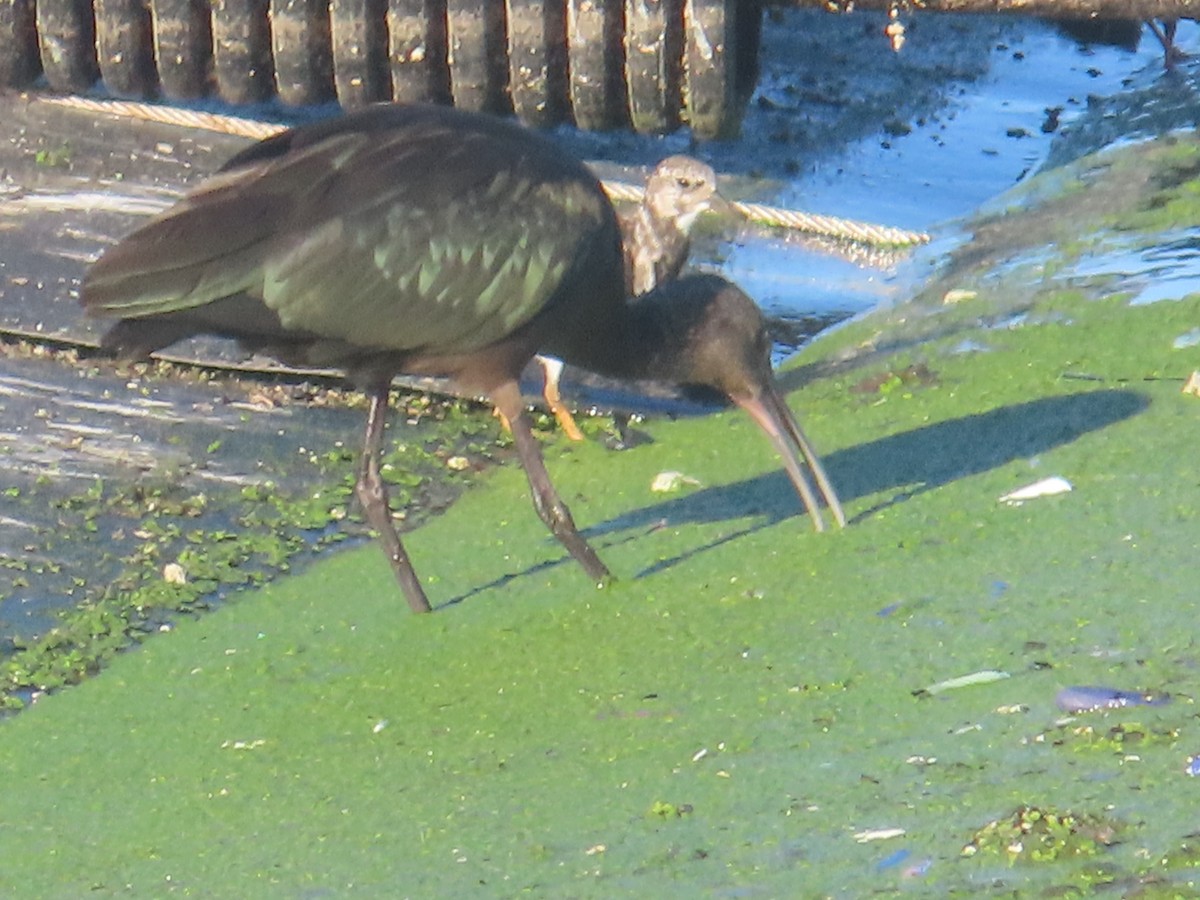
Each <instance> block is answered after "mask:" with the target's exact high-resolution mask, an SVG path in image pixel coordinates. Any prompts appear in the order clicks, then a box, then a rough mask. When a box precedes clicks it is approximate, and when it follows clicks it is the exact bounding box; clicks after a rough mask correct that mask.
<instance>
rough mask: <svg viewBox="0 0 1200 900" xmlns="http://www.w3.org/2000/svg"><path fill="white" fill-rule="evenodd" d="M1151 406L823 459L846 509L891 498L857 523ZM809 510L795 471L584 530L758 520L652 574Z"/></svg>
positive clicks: (1097, 404)
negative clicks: (861, 499) (875, 498)
mask: <svg viewBox="0 0 1200 900" xmlns="http://www.w3.org/2000/svg"><path fill="white" fill-rule="evenodd" d="M1149 403H1150V401H1149V399H1148V398H1146V397H1145V396H1143V395H1141V394H1138V393H1136V392H1135V391H1130V390H1100V391H1089V392H1085V393H1079V394H1070V395H1066V396H1061V397H1043V398H1039V399H1037V400H1031V401H1029V402H1026V403H1019V404H1014V405H1010V406H1002V407H998V408H997V409H993V410H989V411H988V412H984V413H977V414H975V415H970V416H963V417H962V418H958V419H950V420H947V421H944V422H937V423H935V424H932V425H926V426H923V427H921V428H915V429H913V430H911V431H905V432H901V433H899V434H893V435H889V436H887V437H884V438H880V439H878V440H875V441H871V442H869V443H865V444H859V445H857V446H854V447H847V448H845V449H843V450H839V451H837V452H835V453H831V454H829V455H828V456H824V457H823V460H824V463H825V468H826V471H827V472H828V473H829V477H830V480H831V481H832V482H833V484H834V486H835V488H836V489H837V492H838V495H839V496H840V497H841V499H842V502H843V503H849V502H851V501H853V500H855V499H857V498H859V497H866V496H871V495H875V494H881V493H882V494H884V495H885V496H884V498H883V499H881V500H879V501H878V502H876V503H875V504H873V505H872V506H870V507H869V508H867V509H864V510H862V511H860V512H858V513H857V514H856V515H854V516H853V517H852V518H851V520H850V522H851V524H853V523H854V522H860V521H862V520H864V519H868V518H870V517H871V516H874V515H876V514H878V513H879V512H881V511H883V510H885V509H887V508H889V507H891V506H894V505H896V504H898V503H902V502H904V501H906V500H908V499H910V498H912V497H915V496H918V495H920V494H923V493H925V492H926V491H931V490H933V489H935V488H938V487H940V486H942V485H944V484H947V483H949V482H951V481H955V480H957V479H960V478H965V477H968V476H971V475H975V474H978V473H980V472H985V471H987V470H989V469H993V468H996V467H997V466H1001V465H1004V464H1005V463H1008V462H1011V461H1012V460H1015V459H1027V458H1029V457H1032V456H1036V455H1038V454H1040V453H1045V452H1046V451H1048V450H1051V449H1053V448H1054V447H1058V446H1061V445H1063V444H1067V443H1070V442H1071V441H1074V440H1076V439H1077V438H1079V437H1081V436H1083V435H1085V434H1087V433H1089V432H1092V431H1098V430H1099V429H1102V428H1105V427H1107V426H1109V425H1112V424H1113V423H1115V422H1119V421H1121V420H1123V419H1127V418H1129V417H1131V416H1133V415H1136V414H1138V413H1140V412H1142V411H1143V410H1144V409H1146V407H1147V406H1149ZM802 513H803V508H802V507H801V505H800V503H799V501H798V499H797V497H796V492H795V490H794V489H793V488H792V486H791V482H790V481H789V480H788V478H787V475H786V474H785V473H784V472H783V471H782V470H777V471H773V472H768V473H764V474H762V475H758V476H755V477H753V478H746V479H743V480H741V481H736V482H732V483H730V484H724V485H720V486H717V487H710V488H703V489H701V490H698V491H695V492H694V493H690V494H687V495H686V496H681V497H675V498H672V499H670V500H666V501H663V502H661V503H654V504H651V505H649V506H644V507H641V508H639V509H635V510H631V511H629V512H626V513H622V514H621V515H619V516H616V517H614V518H611V519H608V520H607V521H604V522H599V523H597V524H595V525H592V526H591V527H589V528H587V529H584V530H583V534H584V536H585V537H587V538H588V539H589V540H591V541H593V542H594V543H596V544H597V545H599V546H600V547H601V548H603V547H612V546H617V545H620V544H624V543H627V542H629V541H633V540H637V539H639V538H640V537H642V536H643V535H644V534H645V533H646V532H648V531H652V530H654V529H656V528H659V527H662V525H663V524H664V523H667V524H670V525H680V524H685V523H696V524H698V523H711V522H717V521H727V520H731V519H744V518H749V517H755V516H757V517H759V518H758V521H757V522H756V523H755V524H752V525H749V526H746V527H744V528H741V529H738V530H737V531H734V532H731V533H727V534H722V535H721V536H720V537H718V538H717V539H715V540H713V541H710V542H707V543H704V544H701V545H699V546H696V547H693V548H691V549H689V550H687V551H686V552H684V553H681V554H679V555H677V556H674V557H669V558H667V559H661V560H657V561H656V562H655V563H654V564H653V565H652V566H649V567H647V568H645V569H642V570H641V571H639V572H638V573H637V574H636V575H635V576H634V577H635V578H643V577H645V576H647V575H651V574H654V573H655V572H660V571H663V570H665V569H669V568H671V567H672V566H675V565H677V564H679V563H681V562H684V561H685V560H687V559H690V558H691V557H693V556H696V555H698V554H700V553H704V552H707V551H708V550H711V549H713V548H715V547H718V546H720V545H722V544H725V543H728V542H730V541H733V540H737V539H739V538H742V537H745V536H746V535H749V534H752V533H754V532H755V531H758V530H759V529H761V528H766V527H769V526H771V525H774V524H776V523H778V522H781V521H783V520H785V519H790V518H792V517H793V516H796V515H800V514H802ZM570 561H571V558H570V557H569V556H562V557H559V558H557V559H554V560H548V561H546V562H542V563H539V564H537V565H536V566H532V567H530V568H529V569H527V570H525V571H523V572H519V573H509V574H507V575H505V576H503V577H501V578H498V579H496V580H494V581H492V582H490V583H488V584H486V585H480V586H478V587H476V588H473V589H472V590H470V591H468V592H466V593H464V594H462V595H461V596H459V597H455V598H454V599H452V600H450V601H448V604H447V605H453V604H457V603H460V602H462V601H464V600H467V599H469V598H470V597H472V596H474V595H475V594H478V593H480V592H482V591H486V590H490V589H492V588H494V587H499V586H501V585H504V584H507V583H509V582H511V581H512V580H514V579H515V578H519V577H523V576H525V575H528V574H533V573H536V572H541V571H544V570H546V569H549V568H551V567H553V566H557V565H561V564H563V563H569V562H570Z"/></svg>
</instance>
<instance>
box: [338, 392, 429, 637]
mask: <svg viewBox="0 0 1200 900" xmlns="http://www.w3.org/2000/svg"><path fill="white" fill-rule="evenodd" d="M367 398H368V399H369V400H370V406H369V408H368V410H367V430H366V432H365V433H364V435H363V451H362V458H361V459H360V460H359V465H358V481H357V482H356V483H355V485H354V492H355V494H356V495H357V496H358V502H359V503H361V504H362V508H363V513H364V514H365V515H366V517H367V522H368V523H369V524H370V525H371V527H372V528H374V529H375V530H376V531H377V532H378V533H379V540H380V542H381V543H382V544H383V552H384V553H385V554H386V555H387V558H388V562H390V563H391V564H392V572H393V573H394V574H395V576H396V581H398V582H399V583H400V588H401V589H402V590H403V591H404V597H405V599H406V600H408V605H409V606H410V607H411V608H412V611H413V612H419V613H422V612H429V609H430V607H429V598H428V597H426V596H425V591H424V590H422V588H421V582H420V580H418V578H417V573H416V572H414V571H413V567H412V563H411V562H410V561H409V559H408V553H407V552H406V551H405V549H404V545H403V544H402V543H400V535H399V534H398V533H397V532H396V525H395V523H393V522H392V508H391V506H390V505H389V503H388V492H387V485H385V484H384V482H383V475H382V474H381V473H380V471H379V453H380V448H381V447H382V445H383V427H384V424H385V423H386V421H387V412H388V386H387V385H386V384H384V385H375V386H374V387H372V388H370V389H369V390H368V391H367Z"/></svg>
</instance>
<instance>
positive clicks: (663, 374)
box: [543, 293, 681, 381]
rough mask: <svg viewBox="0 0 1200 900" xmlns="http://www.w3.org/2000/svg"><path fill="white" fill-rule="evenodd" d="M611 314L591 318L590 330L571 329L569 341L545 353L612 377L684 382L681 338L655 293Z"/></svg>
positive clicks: (549, 347) (609, 311) (556, 343)
mask: <svg viewBox="0 0 1200 900" xmlns="http://www.w3.org/2000/svg"><path fill="white" fill-rule="evenodd" d="M606 312H607V315H605V316H603V317H597V318H593V319H591V320H590V321H589V322H588V323H587V327H586V328H583V329H571V330H570V336H569V338H568V339H567V340H555V341H553V342H552V343H550V344H548V345H547V346H546V347H544V348H543V349H544V350H546V352H548V353H550V354H552V355H554V356H558V357H559V358H561V359H563V360H564V361H566V362H568V363H570V364H571V365H573V366H577V367H579V368H581V369H586V370H588V371H589V372H595V373H596V374H598V375H605V376H608V377H609V378H619V379H647V378H651V379H658V380H663V381H678V380H680V377H681V376H680V373H679V371H678V368H679V367H678V356H679V354H678V349H679V344H680V340H679V338H680V335H679V334H678V333H677V332H676V331H675V330H674V329H672V328H671V326H670V323H669V322H668V321H667V319H668V316H666V315H665V314H664V313H665V310H664V308H663V306H662V305H661V304H659V303H656V302H655V300H654V294H653V293H651V294H649V295H647V296H646V297H645V298H640V299H638V300H636V301H626V302H625V303H624V304H621V305H614V306H613V307H610V308H609V309H607V310H606Z"/></svg>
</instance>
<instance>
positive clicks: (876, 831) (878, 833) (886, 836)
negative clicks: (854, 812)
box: [854, 828, 906, 844]
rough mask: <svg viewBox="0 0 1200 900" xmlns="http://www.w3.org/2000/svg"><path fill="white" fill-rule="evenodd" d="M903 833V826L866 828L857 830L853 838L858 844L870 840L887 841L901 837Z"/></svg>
mask: <svg viewBox="0 0 1200 900" xmlns="http://www.w3.org/2000/svg"><path fill="white" fill-rule="evenodd" d="M905 833H906V832H905V831H904V829H903V828H868V829H867V830H866V831H859V832H857V833H856V834H855V835H854V839H855V840H856V841H858V842H859V843H860V844H866V843H868V842H870V841H887V840H890V839H892V838H898V837H903V836H904V835H905Z"/></svg>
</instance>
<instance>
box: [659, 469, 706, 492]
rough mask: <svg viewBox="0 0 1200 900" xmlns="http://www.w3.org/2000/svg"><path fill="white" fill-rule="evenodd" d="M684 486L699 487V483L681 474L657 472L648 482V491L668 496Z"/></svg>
mask: <svg viewBox="0 0 1200 900" xmlns="http://www.w3.org/2000/svg"><path fill="white" fill-rule="evenodd" d="M684 485H690V486H692V487H699V486H700V481H699V480H698V479H696V478H693V477H692V476H691V475H684V474H683V473H682V472H659V473H658V474H657V475H655V476H654V480H653V481H652V482H650V490H652V491H654V493H656V494H669V493H671V492H672V491H677V490H679V489H680V488H681V487H683V486H684Z"/></svg>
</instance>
